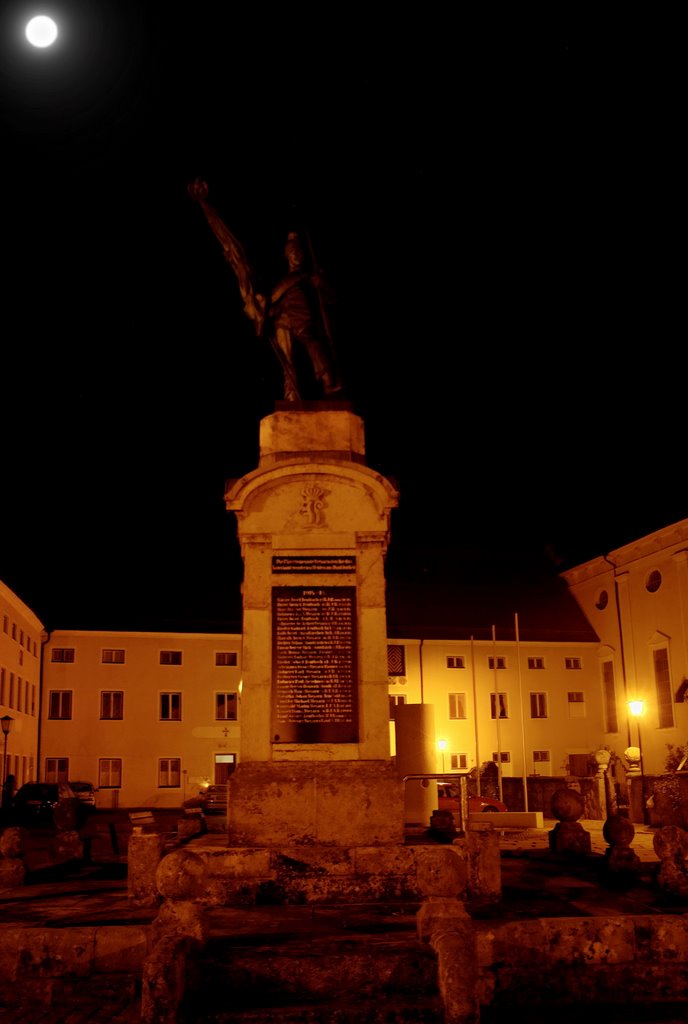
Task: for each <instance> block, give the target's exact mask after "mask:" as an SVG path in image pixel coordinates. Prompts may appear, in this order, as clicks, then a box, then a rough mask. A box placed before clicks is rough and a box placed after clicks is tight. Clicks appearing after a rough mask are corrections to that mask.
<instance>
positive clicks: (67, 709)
mask: <svg viewBox="0 0 688 1024" xmlns="http://www.w3.org/2000/svg"><path fill="white" fill-rule="evenodd" d="M71 717H72V691H71V690H51V691H50V693H49V695H48V718H71Z"/></svg>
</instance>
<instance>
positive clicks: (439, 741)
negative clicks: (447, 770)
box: [437, 740, 447, 775]
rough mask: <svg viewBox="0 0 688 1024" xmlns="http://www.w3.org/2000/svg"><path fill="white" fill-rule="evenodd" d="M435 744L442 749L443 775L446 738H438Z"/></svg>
mask: <svg viewBox="0 0 688 1024" xmlns="http://www.w3.org/2000/svg"><path fill="white" fill-rule="evenodd" d="M437 746H438V747H439V749H440V750H441V751H442V774H443V775H444V752H445V750H446V749H447V741H446V740H438V741H437Z"/></svg>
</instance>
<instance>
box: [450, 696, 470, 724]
mask: <svg viewBox="0 0 688 1024" xmlns="http://www.w3.org/2000/svg"><path fill="white" fill-rule="evenodd" d="M448 696H449V717H450V718H452V719H463V718H465V717H466V694H465V693H450V694H449V695H448Z"/></svg>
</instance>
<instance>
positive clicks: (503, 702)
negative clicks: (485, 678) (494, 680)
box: [490, 693, 509, 718]
mask: <svg viewBox="0 0 688 1024" xmlns="http://www.w3.org/2000/svg"><path fill="white" fill-rule="evenodd" d="M498 700H499V717H500V718H508V717H509V714H508V709H509V705H508V701H507V695H506V694H505V693H491V694H490V717H491V718H496V717H497V701H498Z"/></svg>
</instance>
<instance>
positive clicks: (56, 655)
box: [50, 647, 74, 665]
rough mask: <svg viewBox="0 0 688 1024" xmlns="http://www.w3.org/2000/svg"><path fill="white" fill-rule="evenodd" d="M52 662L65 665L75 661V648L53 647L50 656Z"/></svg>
mask: <svg viewBox="0 0 688 1024" xmlns="http://www.w3.org/2000/svg"><path fill="white" fill-rule="evenodd" d="M50 660H51V661H61V662H63V663H64V664H65V665H66V664H67V663H68V662H69V663H71V662H73V661H74V648H73V647H53V649H52V652H51V654H50Z"/></svg>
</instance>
